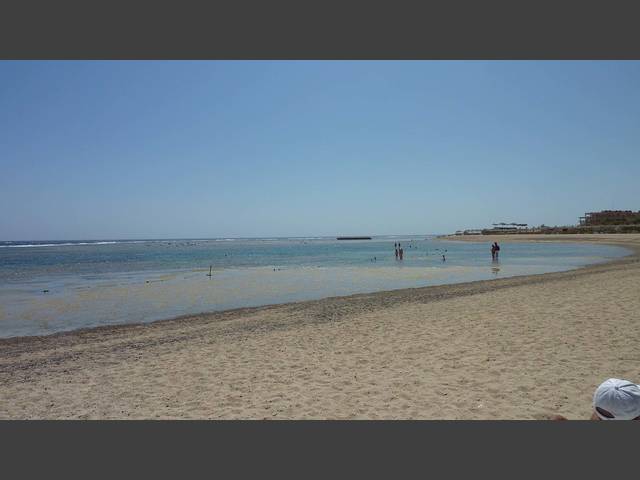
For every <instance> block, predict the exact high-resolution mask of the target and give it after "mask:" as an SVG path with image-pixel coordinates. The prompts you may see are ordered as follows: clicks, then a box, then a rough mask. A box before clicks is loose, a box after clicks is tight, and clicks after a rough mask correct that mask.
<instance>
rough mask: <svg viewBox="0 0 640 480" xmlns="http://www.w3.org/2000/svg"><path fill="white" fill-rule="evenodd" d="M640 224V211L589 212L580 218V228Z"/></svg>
mask: <svg viewBox="0 0 640 480" xmlns="http://www.w3.org/2000/svg"><path fill="white" fill-rule="evenodd" d="M637 224H640V210H639V211H637V212H633V211H632V210H602V211H600V212H587V213H585V214H584V217H580V226H589V225H637Z"/></svg>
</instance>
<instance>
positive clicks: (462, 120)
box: [0, 61, 640, 240]
mask: <svg viewBox="0 0 640 480" xmlns="http://www.w3.org/2000/svg"><path fill="white" fill-rule="evenodd" d="M639 179H640V62H637V61H625V62H612V61H589V62H584V61H550V62H539V61H495V62H481V61H409V62H401V61H379V62H371V61H335V62H334V61H279V62H271V61H225V62H223V61H207V62H204V61H203V62H186V61H174V62H168V61H167V62H155V61H154V62H151V61H122V62H120V61H117V62H116V61H104V62H103V61H74V62H63V61H49V62H11V61H1V62H0V240H68V239H127V238H214V237H273V236H320V235H327V236H333V235H351V234H353V235H394V234H428V233H450V232H453V231H455V230H458V229H466V228H483V227H487V226H490V224H491V223H497V222H518V223H528V224H530V225H540V224H546V225H572V224H576V223H577V221H578V217H580V216H581V215H583V214H584V212H587V211H597V210H602V209H612V208H615V209H633V210H639V209H640V188H639V187H638V185H639Z"/></svg>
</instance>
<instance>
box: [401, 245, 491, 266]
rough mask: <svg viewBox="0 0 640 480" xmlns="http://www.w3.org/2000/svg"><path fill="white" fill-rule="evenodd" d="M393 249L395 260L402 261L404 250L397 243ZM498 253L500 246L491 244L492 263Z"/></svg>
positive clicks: (443, 257)
mask: <svg viewBox="0 0 640 480" xmlns="http://www.w3.org/2000/svg"><path fill="white" fill-rule="evenodd" d="M393 247H394V249H395V253H396V260H402V259H403V258H404V249H403V248H402V245H401V244H400V243H399V242H394V244H393ZM409 248H411V246H409ZM436 250H437V249H436ZM445 252H446V250H445ZM499 252H500V245H498V242H493V244H492V245H491V259H492V260H493V261H498V253H499ZM446 260H447V258H446V257H445V256H444V254H443V255H442V261H443V262H445V261H446Z"/></svg>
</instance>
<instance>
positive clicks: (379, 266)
mask: <svg viewBox="0 0 640 480" xmlns="http://www.w3.org/2000/svg"><path fill="white" fill-rule="evenodd" d="M395 241H396V240H395V239H391V240H388V239H383V240H375V241H370V242H353V243H340V242H336V241H331V240H324V239H317V240H311V239H308V240H304V241H300V240H299V239H295V240H294V239H291V240H273V241H263V242H257V241H243V242H232V241H225V242H217V243H216V242H209V243H207V242H201V243H196V242H173V243H175V245H174V244H173V243H169V242H161V243H159V244H156V243H150V244H147V243H140V244H133V245H118V244H104V245H97V246H95V245H83V246H72V247H71V246H66V245H65V246H61V247H42V248H37V249H31V251H29V252H25V251H26V250H30V249H29V248H16V249H9V248H4V249H0V337H8V336H16V335H35V334H46V333H52V332H56V331H61V330H70V329H75V328H80V327H88V326H97V325H107V324H117V323H127V322H131V323H133V322H148V321H153V320H158V319H163V318H171V317H174V316H178V315H184V314H193V313H200V312H204V311H213V310H224V309H229V308H236V307H246V306H258V305H265V304H272V303H283V302H291V301H300V300H310V299H318V298H324V297H329V296H337V295H349V294H353V293H366V292H374V291H380V290H391V289H399V288H409V287H421V286H428V285H438V284H446V283H456V282H465V281H474V280H485V279H491V278H495V277H496V276H498V274H500V277H508V276H513V275H524V274H533V273H545V272H551V271H560V270H567V269H571V268H575V267H578V266H580V265H584V264H587V263H595V262H599V261H604V260H606V258H609V257H615V256H621V255H624V254H627V253H628V252H627V251H626V250H624V249H620V248H615V247H605V246H593V245H573V246H572V245H568V244H563V245H551V244H548V245H540V244H517V245H516V244H514V245H509V246H507V247H505V246H503V249H502V251H501V256H500V261H493V262H492V260H491V257H490V255H487V249H486V245H485V244H461V243H456V242H445V241H436V240H425V239H424V238H421V239H416V238H413V239H403V240H402V243H403V247H404V259H403V260H402V261H399V260H398V261H396V260H395V258H394V248H393V247H394V245H393V244H394V242H395ZM7 251H9V252H8V253H7ZM487 257H488V258H487ZM230 259H231V260H230ZM487 266H489V268H487ZM210 272H211V276H209V275H208V274H209V273H210ZM45 291H46V292H45Z"/></svg>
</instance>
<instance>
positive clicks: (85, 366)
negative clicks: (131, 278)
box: [0, 234, 640, 419]
mask: <svg viewBox="0 0 640 480" xmlns="http://www.w3.org/2000/svg"><path fill="white" fill-rule="evenodd" d="M452 240H456V241H482V242H486V243H487V248H488V245H489V243H490V242H492V241H494V240H496V241H498V242H499V243H500V244H501V245H503V252H504V251H505V250H508V244H509V242H517V241H545V242H546V241H569V242H601V243H607V244H613V245H622V246H626V247H628V248H630V249H631V250H632V251H633V252H634V253H633V254H632V255H630V256H628V257H624V258H622V259H618V260H615V261H612V262H610V263H607V264H599V265H593V266H588V267H584V268H581V269H577V270H572V271H568V272H559V273H548V274H543V275H530V276H522V277H513V278H504V279H495V280H487V281H479V282H470V283H463V284H456V285H445V286H435V287H425V288H415V289H405V290H395V291H389V292H379V293H373V294H359V295H353V296H349V297H334V298H328V299H323V300H317V301H307V302H300V303H293V304H286V305H276V306H267V307H259V308H246V309H238V310H231V311H226V312H219V313H211V314H203V315H197V316H190V317H183V318H178V319H173V320H168V321H161V322H155V323H151V324H144V325H126V326H118V327H101V328H95V329H88V330H80V331H74V332H69V333H62V334H55V335H50V336H45V337H22V338H14V339H6V340H0V418H5V419H6V418H9V419H164V418H172V419H265V418H266V419H543V418H547V417H548V416H549V415H551V414H555V413H559V414H562V415H564V416H566V417H567V418H569V419H586V418H588V417H589V416H590V413H591V397H592V394H593V391H594V389H595V388H596V386H597V385H598V384H599V383H600V382H602V381H603V380H605V379H606V378H609V377H619V378H626V379H629V380H632V381H640V353H639V350H638V340H640V333H639V332H640V234H625V235H622V234H621V235H512V236H506V235H500V236H496V237H478V236H468V237H455V238H452ZM487 252H488V250H487ZM487 254H488V253H487Z"/></svg>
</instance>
